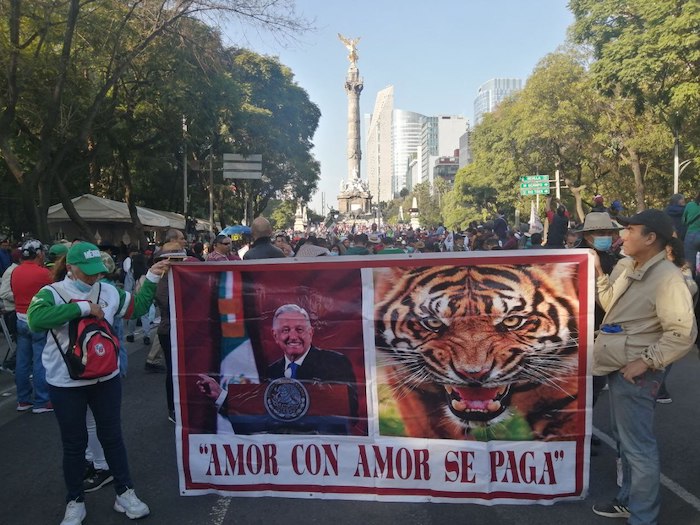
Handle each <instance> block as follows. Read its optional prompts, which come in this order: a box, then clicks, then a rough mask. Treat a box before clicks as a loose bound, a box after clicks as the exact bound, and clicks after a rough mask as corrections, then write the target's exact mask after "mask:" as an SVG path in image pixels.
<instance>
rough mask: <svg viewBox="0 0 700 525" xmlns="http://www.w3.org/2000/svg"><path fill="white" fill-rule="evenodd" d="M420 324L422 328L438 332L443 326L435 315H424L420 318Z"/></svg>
mask: <svg viewBox="0 0 700 525" xmlns="http://www.w3.org/2000/svg"><path fill="white" fill-rule="evenodd" d="M420 324H421V325H422V326H423V328H425V329H426V330H430V331H431V332H439V331H440V330H442V329H443V328H444V326H445V325H444V324H443V323H442V321H441V320H440V319H438V318H437V317H424V318H422V319H421V320H420Z"/></svg>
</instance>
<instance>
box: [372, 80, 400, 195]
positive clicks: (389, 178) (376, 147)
mask: <svg viewBox="0 0 700 525" xmlns="http://www.w3.org/2000/svg"><path fill="white" fill-rule="evenodd" d="M393 115H394V86H388V87H386V88H384V89H382V90H381V91H380V92H379V93H377V98H376V100H375V102H374V111H373V112H372V115H371V116H370V118H369V126H368V127H367V147H366V149H365V156H366V158H367V180H368V182H369V191H370V192H371V193H372V197H373V199H372V200H373V201H374V202H375V203H377V202H386V201H389V200H391V199H393V198H394V186H395V183H394V143H393V129H392V128H393V125H394V120H393Z"/></svg>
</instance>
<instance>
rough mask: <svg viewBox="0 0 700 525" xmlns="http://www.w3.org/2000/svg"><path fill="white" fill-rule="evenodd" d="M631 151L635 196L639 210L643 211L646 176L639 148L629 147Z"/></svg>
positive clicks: (630, 161) (630, 159)
mask: <svg viewBox="0 0 700 525" xmlns="http://www.w3.org/2000/svg"><path fill="white" fill-rule="evenodd" d="M627 152H628V153H629V159H628V160H629V164H630V168H632V173H634V196H635V199H636V201H637V212H640V211H643V210H644V209H645V208H646V205H645V203H644V176H643V175H642V165H641V162H640V160H639V155H638V154H637V150H635V149H634V148H630V147H627Z"/></svg>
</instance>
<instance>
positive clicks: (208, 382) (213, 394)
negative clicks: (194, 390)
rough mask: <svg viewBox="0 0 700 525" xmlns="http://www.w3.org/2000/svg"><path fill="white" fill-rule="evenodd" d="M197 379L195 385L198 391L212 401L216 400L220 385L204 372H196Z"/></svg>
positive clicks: (219, 392)
mask: <svg viewBox="0 0 700 525" xmlns="http://www.w3.org/2000/svg"><path fill="white" fill-rule="evenodd" d="M197 376H198V377H199V380H198V381H197V387H198V388H199V391H200V392H201V393H202V394H204V395H205V396H207V397H208V398H209V399H211V400H212V401H216V400H217V399H218V398H219V396H220V395H221V387H220V386H219V383H217V382H216V381H215V380H214V379H212V378H211V377H209V376H207V375H204V374H197Z"/></svg>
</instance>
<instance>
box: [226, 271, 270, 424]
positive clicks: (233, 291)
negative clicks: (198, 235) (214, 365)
mask: <svg viewBox="0 0 700 525" xmlns="http://www.w3.org/2000/svg"><path fill="white" fill-rule="evenodd" d="M219 317H220V322H221V367H220V369H219V370H220V371H219V377H220V384H221V388H223V389H224V390H225V389H227V388H228V385H229V384H230V383H234V384H235V383H259V382H260V376H259V374H258V368H257V366H256V365H255V355H254V353H253V347H252V346H251V344H250V338H249V337H248V334H247V333H246V329H245V316H244V314H243V279H242V276H241V272H222V273H221V275H220V276H219ZM217 432H218V433H219V434H232V433H233V429H232V428H231V423H230V422H229V421H228V420H227V419H226V418H224V417H222V416H221V415H219V416H218V422H217Z"/></svg>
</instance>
